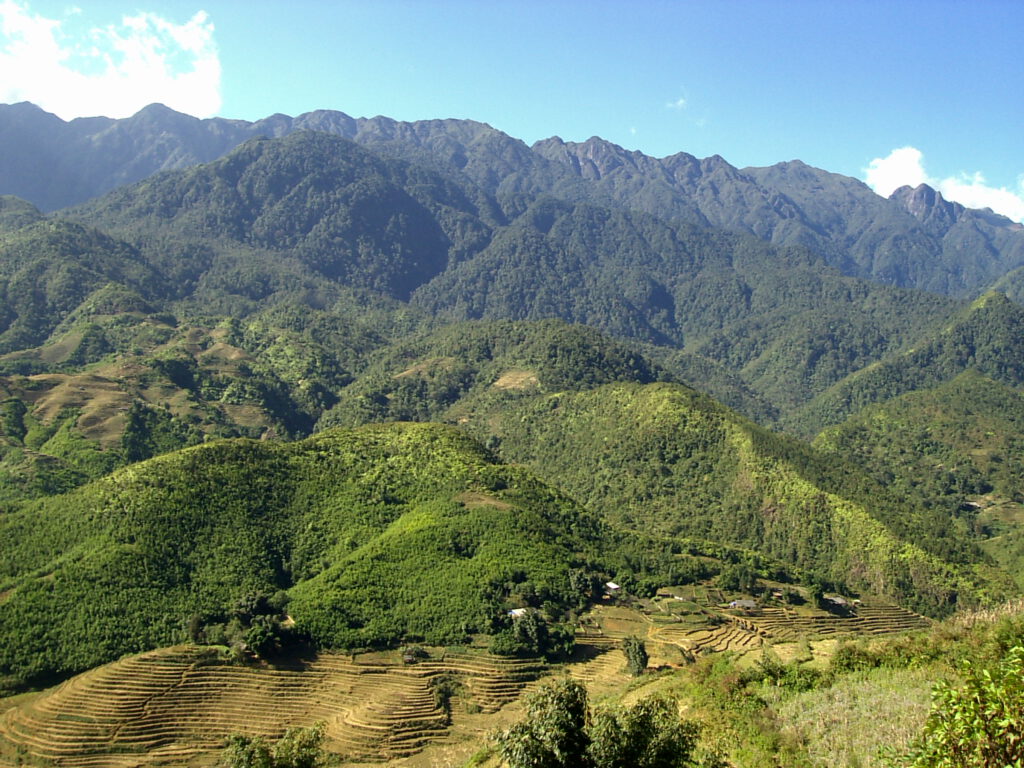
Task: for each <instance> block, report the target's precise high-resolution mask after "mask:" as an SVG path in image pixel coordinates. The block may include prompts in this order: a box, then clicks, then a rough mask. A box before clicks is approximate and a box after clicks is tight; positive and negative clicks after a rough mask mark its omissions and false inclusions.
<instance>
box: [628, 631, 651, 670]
mask: <svg viewBox="0 0 1024 768" xmlns="http://www.w3.org/2000/svg"><path fill="white" fill-rule="evenodd" d="M622 650H623V651H624V652H625V654H626V666H627V667H628V669H629V674H631V675H632V676H633V677H639V676H640V675H642V674H643V673H644V670H646V669H647V662H648V660H649V658H650V657H648V655H647V647H646V646H645V645H644V643H643V640H640V639H639V638H636V637H627V638H626V639H625V641H624V642H623V643H622Z"/></svg>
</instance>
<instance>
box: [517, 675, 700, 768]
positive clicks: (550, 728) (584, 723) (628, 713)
mask: <svg viewBox="0 0 1024 768" xmlns="http://www.w3.org/2000/svg"><path fill="white" fill-rule="evenodd" d="M698 730H699V729H698V726H697V725H696V724H695V723H691V722H684V721H682V720H680V719H679V715H678V713H677V711H676V707H675V704H674V703H672V702H671V701H669V700H668V699H664V698H658V697H648V698H646V699H644V700H642V701H640V702H639V703H638V704H636V705H635V706H633V707H628V708H625V707H609V708H606V709H601V710H598V711H597V712H593V713H592V712H591V711H590V709H589V706H588V703H587V690H586V688H585V687H584V686H583V684H582V683H580V682H578V681H576V680H573V679H571V678H565V679H563V680H559V681H557V682H554V683H551V684H549V685H547V686H545V687H543V688H541V689H539V690H538V691H536V692H535V693H534V694H532V695H531V696H530V697H528V698H527V700H526V719H524V720H523V721H522V722H520V723H517V724H516V725H514V726H512V727H511V728H510V729H508V730H507V731H503V732H502V733H500V734H498V737H497V739H498V751H499V753H500V754H501V757H502V759H503V760H505V761H506V762H507V763H508V765H509V766H510V768H527V766H529V768H559V767H560V766H564V767H565V768H570V766H571V768H627V766H629V767H630V768H676V767H679V768H683V766H690V765H694V763H693V760H692V756H693V752H694V749H695V747H696V745H697V733H698Z"/></svg>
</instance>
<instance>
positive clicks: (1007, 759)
mask: <svg viewBox="0 0 1024 768" xmlns="http://www.w3.org/2000/svg"><path fill="white" fill-rule="evenodd" d="M963 677H964V684H963V685H962V686H960V687H955V686H953V685H951V684H950V683H948V682H944V683H940V684H939V685H937V686H936V688H935V692H934V693H933V703H932V710H931V712H930V713H929V715H928V720H927V721H926V722H925V726H924V733H923V734H922V736H921V739H920V741H919V742H918V744H917V745H916V747H915V748H914V750H913V751H912V752H911V754H910V755H909V760H908V764H909V765H910V766H912V767H913V768H926V767H927V768H1002V767H1003V766H1020V765H1024V737H1022V734H1024V647H1021V646H1015V647H1014V648H1011V649H1010V651H1009V652H1008V653H1007V654H1006V656H1005V657H1004V658H1003V659H1002V660H1001V661H1000V662H999V663H998V664H997V665H994V666H974V665H972V664H971V663H970V662H967V661H965V662H964V663H963Z"/></svg>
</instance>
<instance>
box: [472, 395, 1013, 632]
mask: <svg viewBox="0 0 1024 768" xmlns="http://www.w3.org/2000/svg"><path fill="white" fill-rule="evenodd" d="M467 428H468V429H470V430H471V431H474V432H476V433H477V434H480V435H483V434H488V435H490V437H489V438H488V439H489V440H491V441H492V442H493V443H494V444H496V445H498V446H500V448H499V450H500V452H501V455H502V456H503V457H504V458H506V459H507V460H510V461H515V462H522V463H524V464H526V465H528V466H530V467H531V468H532V469H534V471H536V472H537V473H538V474H539V475H540V476H541V477H543V478H544V479H545V480H547V481H548V482H550V483H553V484H556V485H558V486H559V487H561V488H564V489H565V490H566V491H568V492H569V493H570V494H572V495H573V496H574V497H575V498H577V499H579V500H580V501H581V502H582V503H583V504H584V505H586V506H587V507H589V508H591V509H594V510H595V511H597V512H599V513H601V514H603V515H605V516H607V517H608V519H610V520H612V521H614V522H615V523H616V524H617V525H620V526H624V527H628V528H632V529H640V530H656V531H659V532H662V533H664V534H667V535H671V536H692V537H697V538H700V539H708V540H712V541H718V542H725V543H729V544H731V545H734V546H741V547H745V548H749V549H751V550H755V551H758V552H761V553H763V554H764V555H765V556H767V557H770V558H772V559H776V560H779V561H782V562H785V563H789V564H791V565H793V566H796V567H797V568H801V569H804V570H805V571H806V572H807V573H808V574H813V575H816V576H817V577H818V578H821V579H823V580H824V581H825V582H831V583H833V584H836V585H845V586H847V587H849V588H850V589H854V590H865V591H870V592H874V593H877V594H886V595H889V596H891V597H892V598H894V599H896V600H899V601H903V602H906V603H908V604H910V605H913V606H915V607H916V608H917V609H919V610H922V611H925V612H929V613H944V612H947V611H949V610H952V609H953V608H955V607H956V606H957V605H958V604H970V603H971V602H972V601H974V600H978V599H981V598H982V597H983V596H984V595H985V593H986V591H987V590H988V589H989V588H990V585H989V582H988V579H989V577H990V576H992V575H993V574H992V573H991V568H989V567H985V566H980V568H981V570H980V571H977V572H976V573H975V572H972V568H973V566H971V565H970V564H971V563H978V562H980V561H981V560H983V557H982V556H981V553H980V552H979V551H978V550H977V548H976V547H975V546H974V545H972V544H971V543H970V542H969V537H968V536H967V535H966V533H967V531H966V530H965V529H964V528H963V526H962V525H958V524H957V523H956V522H955V520H954V519H953V517H952V516H951V515H949V514H947V513H945V512H944V511H942V510H940V509H935V508H932V509H929V508H926V507H924V506H923V505H922V504H920V502H918V501H916V500H915V499H914V498H913V497H907V496H900V495H898V494H895V493H890V492H889V491H888V490H886V489H885V488H884V487H883V486H882V485H880V484H878V483H876V482H873V481H872V480H870V478H867V477H866V476H865V475H863V474H861V473H860V472H858V471H857V469H856V468H855V467H853V466H852V465H844V464H843V463H841V462H836V461H835V459H830V458H827V457H825V456H823V455H820V454H816V453H815V452H813V451H812V450H811V449H809V448H808V447H806V446H805V445H804V444H802V443H800V442H798V441H795V440H791V439H788V438H783V437H780V436H777V435H773V434H771V433H769V432H767V431H765V430H763V429H761V428H759V427H756V426H755V425H754V424H752V423H750V422H748V421H746V420H744V419H742V418H741V417H738V416H737V415H736V414H735V413H733V412H730V411H728V410H727V409H725V408H723V407H721V406H720V405H718V404H716V403H714V402H713V401H711V400H710V399H709V398H707V397H705V396H702V395H699V394H698V393H696V392H693V391H692V390H689V389H687V388H685V387H681V386H679V385H673V384H651V385H647V386H641V385H636V384H614V385H607V386H604V387H601V388H598V389H595V390H592V391H588V392H579V393H568V392H563V393H555V394H550V395H541V396H535V397H532V398H519V399H518V400H517V401H516V402H506V403H505V404H504V406H503V407H501V408H497V407H496V408H491V409H489V410H485V411H482V412H480V413H479V414H474V417H471V418H470V420H469V421H468V423H467ZM950 563H960V565H957V566H952V565H950ZM999 581H1000V579H999V577H996V583H998V582H999ZM1000 589H1003V587H996V591H999V590H1000Z"/></svg>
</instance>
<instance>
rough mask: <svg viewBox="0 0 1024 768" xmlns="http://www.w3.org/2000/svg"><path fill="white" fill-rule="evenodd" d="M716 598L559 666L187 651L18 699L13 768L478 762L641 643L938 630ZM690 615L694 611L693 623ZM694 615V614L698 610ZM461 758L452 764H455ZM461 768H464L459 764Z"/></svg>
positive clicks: (606, 677)
mask: <svg viewBox="0 0 1024 768" xmlns="http://www.w3.org/2000/svg"><path fill="white" fill-rule="evenodd" d="M724 596H725V595H724V593H723V592H722V591H721V590H719V589H717V588H715V587H713V586H705V587H701V586H689V587H681V588H676V589H672V590H665V591H663V592H661V593H660V594H659V596H658V597H656V598H654V599H650V600H639V599H634V598H630V597H628V596H621V597H617V598H615V599H613V600H610V601H606V602H605V604H601V605H598V606H596V607H595V608H594V610H592V611H591V612H589V613H587V614H585V615H584V616H583V617H582V618H581V623H580V626H579V628H578V630H577V640H576V651H575V656H574V660H573V661H571V662H569V663H567V664H548V663H545V662H544V661H543V660H539V659H510V658H506V657H499V656H494V655H492V654H489V653H487V652H486V651H484V650H483V649H480V648H470V647H467V648H458V649H457V648H430V649H424V652H423V654H422V658H415V659H413V658H409V657H408V656H406V657H405V658H403V654H402V652H399V651H392V652H366V653H357V654H330V653H321V654H317V655H315V656H314V657H312V658H309V659H301V658H296V659H293V660H291V661H284V660H277V661H275V662H274V663H273V664H270V663H267V662H263V661H259V660H257V659H252V660H250V662H248V663H243V664H238V663H230V662H229V661H227V660H226V659H225V658H224V657H223V656H222V655H221V653H220V652H218V651H217V650H216V649H214V648H209V647H200V646H176V647H172V648H165V649H161V650H158V651H151V652H148V653H144V654H141V655H138V656H131V657H127V658H125V659H122V660H120V661H116V662H112V663H110V664H107V665H105V666H103V667H100V668H97V669H94V670H91V671H89V672H86V673H83V674H81V675H79V676H77V677H75V678H72V679H71V680H69V681H67V682H66V683H63V684H61V685H59V686H57V687H56V688H52V689H49V690H46V691H43V692H40V693H35V694H23V695H21V696H18V697H14V698H13V699H9V700H7V701H3V700H0V707H3V708H4V711H3V712H2V714H0V766H3V768H8V767H9V766H10V767H13V766H17V765H39V766H47V765H53V766H69V767H71V766H83V768H84V767H88V768H132V767H134V766H173V765H187V766H209V765H213V764H214V763H215V762H216V760H217V757H218V755H219V753H220V751H221V749H222V747H223V744H224V740H225V738H226V736H227V735H229V734H231V733H244V734H247V735H253V736H265V737H276V736H280V735H281V733H282V732H283V730H284V728H285V726H286V725H287V726H294V725H309V724H312V723H313V722H316V721H323V722H324V723H325V724H326V739H325V746H326V748H327V749H328V750H329V751H330V752H332V753H335V754H338V755H341V756H343V759H344V764H345V765H362V764H373V763H381V762H386V763H388V764H393V765H408V766H421V765H422V766H426V765H432V764H440V763H433V762H431V761H434V760H441V759H454V758H453V757H452V756H458V755H461V756H462V758H463V759H466V758H468V756H469V753H467V750H469V751H470V752H471V751H475V750H477V749H479V747H480V746H481V744H482V743H483V742H484V741H485V740H486V734H487V733H488V731H490V730H493V728H495V727H496V726H497V725H500V724H501V723H503V722H507V721H508V718H509V716H510V715H509V713H508V712H506V713H505V715H504V716H503V715H502V710H503V708H504V709H506V710H512V711H513V713H514V711H516V709H517V708H516V702H517V700H518V699H519V698H520V697H521V696H522V695H523V694H524V693H528V692H529V691H530V690H533V689H534V688H535V687H536V685H538V684H539V683H540V682H541V681H543V680H544V679H545V678H548V677H550V676H553V675H554V676H557V675H564V674H568V675H570V676H572V677H574V678H576V679H579V680H581V681H583V682H584V683H585V684H586V685H587V686H588V687H590V688H591V689H592V690H593V691H597V692H608V691H611V690H614V689H615V688H616V687H621V686H622V685H624V684H625V682H626V681H627V680H628V676H627V675H626V672H625V665H626V659H625V657H624V656H623V654H622V651H621V650H620V645H621V641H622V640H623V639H624V638H625V637H640V638H642V639H643V640H644V641H645V643H646V645H647V647H648V649H649V650H650V652H651V664H652V666H661V665H664V667H665V668H669V667H677V666H679V665H681V664H687V663H692V662H693V661H694V660H695V658H696V657H698V656H701V655H706V654H713V653H721V652H727V651H732V652H734V653H741V654H742V653H748V652H755V651H760V650H761V649H762V647H763V646H764V645H766V644H767V645H774V646H775V650H776V651H777V652H779V653H780V655H785V654H786V653H787V648H786V646H787V644H791V643H793V642H795V641H796V640H798V639H801V640H803V641H809V642H811V643H814V642H817V641H821V640H825V639H827V638H831V637H835V636H851V637H852V636H858V635H879V634H888V633H898V632H906V631H914V630H921V629H924V628H927V627H928V626H929V622H928V621H927V620H925V619H924V618H922V617H920V616H918V615H917V614H914V613H911V612H909V611H906V610H904V609H901V608H898V607H896V606H893V605H890V604H886V603H882V602H877V603H874V604H864V603H860V601H858V603H860V604H858V605H857V606H856V608H855V610H852V611H850V612H848V613H847V614H845V615H834V614H832V613H829V612H827V611H824V610H819V609H811V608H808V607H800V608H799V609H796V608H787V607H763V608H762V607H759V606H757V604H756V603H755V602H754V601H753V600H749V599H745V600H741V601H736V602H743V603H749V604H750V607H749V608H744V607H738V608H730V607H728V603H725V602H718V603H715V602H713V601H714V600H715V599H719V600H720V599H722V598H724ZM683 604H686V606H687V608H684V609H683V610H680V606H681V605H683ZM693 607H696V608H697V609H698V610H697V611H696V612H690V611H689V608H693ZM445 755H447V757H443V756H445ZM451 764H460V763H451Z"/></svg>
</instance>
